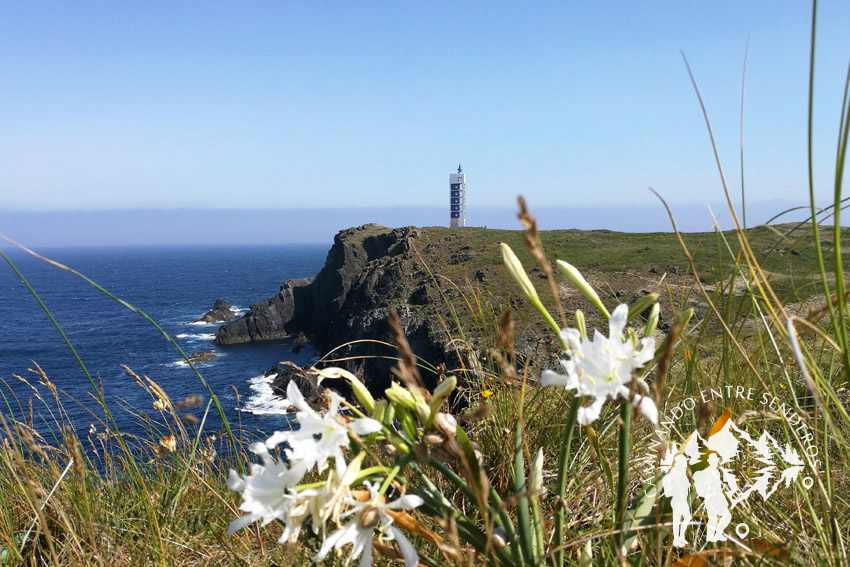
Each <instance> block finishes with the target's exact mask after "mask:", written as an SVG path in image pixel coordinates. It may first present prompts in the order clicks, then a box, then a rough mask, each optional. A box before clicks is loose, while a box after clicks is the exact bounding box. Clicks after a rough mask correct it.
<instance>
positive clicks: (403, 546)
mask: <svg viewBox="0 0 850 567" xmlns="http://www.w3.org/2000/svg"><path fill="white" fill-rule="evenodd" d="M388 529H389V531H390V533H391V534H392V535H393V538H394V539H395V540H396V542H397V543H398V550H399V551H400V552H401V556H402V557H404V567H416V566H417V565H418V564H419V554H418V553H416V548H415V547H413V544H411V543H410V542H409V541H408V540H407V538H406V537H404V534H403V533H401V531H400V530H399V529H398V528H396V527H393V526H390V527H389V528H388Z"/></svg>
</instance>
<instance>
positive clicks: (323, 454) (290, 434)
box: [266, 380, 381, 476]
mask: <svg viewBox="0 0 850 567" xmlns="http://www.w3.org/2000/svg"><path fill="white" fill-rule="evenodd" d="M286 397H287V398H288V399H289V403H291V404H292V405H293V406H295V408H296V409H297V410H298V412H297V413H296V414H295V417H296V419H297V420H298V423H299V425H300V429H298V430H296V431H275V432H274V433H273V434H272V436H271V437H269V438H268V439H267V440H266V447H268V448H269V449H272V448H274V447H277V446H278V445H279V444H280V443H283V442H286V443H288V444H289V447H290V448H289V450H287V451H286V455H287V457H288V458H289V460H290V461H300V462H303V463H304V464H305V465H306V466H307V469H308V470H309V469H310V468H312V467H313V465H317V466H318V468H319V471H320V472H321V471H323V470H325V467H326V466H327V461H328V459H329V458H330V457H333V458H334V462H335V465H336V470H337V474H338V475H339V476H342V475H343V473H344V471H345V460H344V457H343V454H342V448H343V447H348V432H349V429H350V430H351V431H352V432H354V433H356V434H357V435H368V434H369V433H374V432H376V431H380V430H381V424H380V423H379V422H378V421H375V420H374V419H372V418H369V417H363V418H360V419H355V420H354V421H352V422H350V423H348V424H347V425H344V422H343V418H342V417H341V416H339V415H338V412H339V404H340V402H341V401H342V398H341V397H340V396H339V395H338V394H336V393H335V392H330V398H331V403H330V408H329V409H328V411H327V413H326V414H325V415H324V416H321V415H319V414H318V413H316V412H315V411H314V410H313V408H311V407H310V406H309V404H307V401H306V400H305V399H304V396H303V395H301V390H299V389H298V386H297V385H296V384H295V382H294V381H292V380H290V382H289V384H288V385H287V386H286ZM316 437H318V439H317V438H316Z"/></svg>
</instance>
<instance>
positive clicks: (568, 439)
mask: <svg viewBox="0 0 850 567" xmlns="http://www.w3.org/2000/svg"><path fill="white" fill-rule="evenodd" d="M580 405H581V398H578V397H576V398H573V399H572V401H571V402H570V413H569V415H568V416H567V422H566V423H565V424H564V432H563V434H562V435H561V454H560V456H559V457H558V496H557V500H556V501H555V506H557V511H556V512H555V531H554V533H553V534H552V536H553V537H552V549H554V550H555V567H564V551H563V550H562V549H558V548H560V547H561V543H562V542H563V541H564V525H565V523H566V522H565V518H566V513H567V508H566V502H565V501H564V495H565V493H566V491H567V471H568V470H569V466H570V456H571V451H570V449H571V445H572V442H573V432H574V431H575V426H576V416H577V415H578V408H579V406H580Z"/></svg>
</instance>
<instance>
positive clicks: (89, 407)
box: [0, 244, 329, 436]
mask: <svg viewBox="0 0 850 567" xmlns="http://www.w3.org/2000/svg"><path fill="white" fill-rule="evenodd" d="M328 248H329V245H324V244H321V245H318V244H317V245H290V246H286V245H274V246H273V245H267V246H193V247H155V248H133V247H108V246H104V247H87V248H40V249H38V250H37V251H38V252H39V253H40V254H42V255H44V256H46V257H48V258H51V259H52V260H55V261H57V262H60V263H62V264H65V265H67V266H69V267H71V268H73V269H75V270H77V271H79V272H80V273H82V274H84V275H86V276H88V277H89V278H91V279H92V280H94V281H95V282H97V283H98V284H100V285H101V286H102V287H104V288H105V289H107V290H109V291H110V292H111V293H113V294H114V295H115V296H117V297H119V298H121V299H122V300H124V301H126V302H128V303H130V304H132V305H134V306H135V307H137V308H138V309H140V310H141V311H143V312H145V313H147V314H148V315H149V316H150V317H151V318H152V319H153V320H155V321H156V322H157V323H158V324H159V325H160V326H161V327H162V328H163V330H164V331H165V332H166V333H168V334H169V335H170V336H171V337H172V338H174V339H175V340H176V341H177V343H178V344H179V345H180V347H181V348H182V349H183V350H184V351H185V352H186V354H187V355H188V354H191V353H192V352H195V351H201V350H209V351H212V352H213V353H215V354H216V355H217V356H216V357H215V358H213V359H211V360H209V361H207V362H202V363H199V364H197V365H196V368H197V369H198V370H199V372H200V373H201V375H202V376H203V377H204V379H205V380H206V381H207V382H208V383H209V385H210V387H211V389H212V391H213V393H215V395H216V396H217V397H218V398H219V400H220V402H221V405H222V406H223V408H224V410H225V413H226V416H227V419H228V421H229V422H230V424H231V425H232V426H233V427H238V428H242V429H244V430H245V431H246V433H248V435H253V434H260V433H263V432H266V433H267V432H270V431H273V430H275V429H280V428H281V427H285V423H286V420H285V418H284V417H283V414H284V413H285V408H284V407H283V403H282V400H280V399H279V398H276V397H275V396H273V395H272V393H271V389H270V386H269V379H268V378H264V377H263V376H262V374H263V372H265V371H267V370H268V369H269V368H271V367H272V366H273V365H274V364H275V363H276V362H280V361H291V362H293V363H295V364H298V365H300V366H304V365H308V364H310V363H311V362H314V361H315V360H316V359H317V358H318V355H319V353H318V352H316V351H315V349H313V348H312V347H310V346H309V345H307V346H305V347H304V348H302V349H301V350H300V351H298V349H295V350H296V351H298V352H293V348H294V347H295V346H296V344H297V343H295V342H294V340H293V339H282V340H276V341H268V342H262V343H249V344H244V345H232V346H217V345H214V344H213V343H212V339H213V337H214V335H215V332H216V329H217V328H218V327H219V324H199V323H194V321H195V320H197V319H198V318H200V317H201V316H202V315H203V314H204V313H206V311H207V310H209V309H210V308H211V307H212V305H213V303H214V301H215V300H216V298H219V297H220V298H223V299H224V300H225V301H227V302H229V303H230V304H232V305H233V306H234V307H235V308H237V309H238V312H239V313H244V312H245V311H247V309H248V307H249V306H250V304H251V303H253V302H255V301H258V300H260V299H265V298H268V297H271V296H272V295H274V294H275V293H276V292H277V291H278V289H279V288H280V285H281V284H282V283H283V282H284V281H285V280H287V279H290V278H302V277H311V276H315V275H316V274H317V273H318V271H319V270H320V269H321V267H322V266H323V265H324V261H325V256H326V254H327V251H328ZM3 251H4V252H5V253H6V254H7V255H8V256H9V257H10V258H11V259H12V261H13V262H14V263H15V265H16V266H17V268H18V269H19V270H20V271H21V273H22V274H23V275H24V277H25V278H26V279H27V280H28V281H29V283H30V285H32V287H33V288H34V289H35V291H36V292H37V293H38V294H39V296H40V297H41V299H42V300H43V301H44V303H45V304H46V306H47V307H48V309H50V311H51V313H52V314H53V316H54V318H55V319H56V321H57V322H58V323H59V325H60V326H61V327H62V329H63V331H64V332H65V334H66V335H67V336H68V338H69V340H70V342H71V344H72V345H73V346H74V348H75V349H76V350H77V353H78V354H79V356H80V358H81V359H82V361H83V363H84V364H85V365H86V366H87V368H88V370H89V372H90V373H91V374H92V376H95V377H96V379H97V377H99V380H100V382H101V383H102V385H103V392H104V395H105V397H106V399H107V403H108V405H109V407H110V409H111V410H112V412H113V415H114V417H115V418H116V421H117V424H118V426H119V428H120V429H121V430H122V431H125V432H129V433H136V434H139V433H143V432H144V428H143V427H142V419H141V417H140V415H141V414H145V415H148V416H150V417H151V418H157V417H158V414H159V412H158V411H157V410H155V409H154V408H153V400H152V399H151V397H150V396H149V394H147V393H146V392H145V391H144V390H142V389H141V388H140V387H139V386H138V385H137V384H136V383H135V380H134V379H133V378H132V377H131V376H129V375H128V374H127V373H126V372H125V371H124V370H123V369H122V368H121V365H122V364H123V365H126V366H128V367H129V368H130V369H132V370H133V371H134V372H136V373H137V374H138V375H140V376H143V375H144V376H148V377H149V378H150V379H152V380H153V381H155V382H156V383H157V384H159V385H160V386H161V387H162V388H163V389H164V390H165V392H166V393H167V394H168V395H169V397H170V398H171V399H172V400H173V401H175V402H176V401H177V400H181V399H184V398H185V397H186V396H188V395H190V394H198V395H200V396H203V399H204V405H203V406H201V407H195V408H193V409H192V410H189V413H191V414H193V415H194V416H195V417H197V418H201V417H202V414H203V410H204V408H205V406H206V402H207V401H208V400H209V395H208V394H207V392H206V390H205V389H204V387H203V385H202V384H201V382H200V381H199V380H198V378H197V376H195V374H194V373H193V372H192V370H191V368H189V366H188V365H187V364H186V363H185V361H183V360H182V358H181V357H180V355H179V353H178V352H177V350H176V349H175V348H174V347H173V346H172V345H171V344H169V343H168V342H167V341H166V339H165V338H164V337H163V336H162V335H161V334H160V333H159V332H158V331H157V330H156V329H155V328H154V327H153V326H152V325H151V324H150V323H149V322H147V321H146V320H145V319H144V318H142V317H141V316H139V315H138V314H135V313H133V312H131V311H130V310H128V309H126V308H125V307H123V306H122V305H120V304H119V303H117V302H116V301H114V300H112V299H111V298H109V297H107V296H106V295H104V294H102V293H101V292H99V291H98V290H96V289H95V288H93V287H92V286H91V285H89V284H88V283H87V282H85V281H84V280H82V279H80V278H78V277H77V276H74V275H72V274H70V273H68V272H66V271H64V270H61V269H59V268H56V267H54V266H51V265H49V264H47V263H45V262H43V261H41V260H38V259H36V258H33V257H32V256H29V255H26V254H24V253H22V252H20V251H19V250H12V249H10V247H9V246H4V247H3ZM0 317H2V323H1V324H0V380H2V383H0V393H2V399H0V413H2V414H3V415H4V416H5V417H7V418H8V416H9V414H12V416H13V417H14V418H16V419H21V418H22V417H23V418H26V419H27V420H28V419H29V411H30V410H29V404H30V403H32V413H33V422H34V425H35V426H36V429H37V430H39V431H40V432H41V433H42V434H45V433H46V432H48V431H49V427H48V424H52V423H53V421H54V416H55V415H56V404H55V403H54V402H53V400H52V396H51V394H50V392H49V391H48V390H47V389H45V388H43V387H41V388H38V387H37V386H36V385H37V383H38V377H37V376H36V375H34V374H32V373H31V372H29V371H28V369H30V368H35V367H34V365H33V362H35V363H37V364H38V365H39V366H40V367H41V368H42V370H44V372H45V373H46V375H47V377H48V378H49V379H50V381H51V382H52V383H53V384H55V386H56V387H57V388H58V390H59V392H60V393H59V397H60V401H61V403H62V406H63V407H64V410H65V411H66V412H67V420H69V421H70V422H71V424H72V425H73V426H74V428H75V429H76V430H77V432H78V434H80V435H81V436H83V435H85V434H86V432H87V431H88V428H89V424H90V423H94V424H95V426H96V428H97V429H98V430H100V429H101V427H100V425H99V424H98V423H97V421H96V419H95V417H94V416H97V417H100V418H101V419H103V412H102V410H100V408H99V407H98V405H97V403H96V402H95V401H94V400H93V399H92V393H93V390H92V387H91V385H90V384H89V381H88V379H87V378H86V376H85V374H84V373H83V371H82V369H81V368H80V367H79V365H78V363H77V361H76V360H75V359H74V357H73V355H72V354H71V352H70V350H69V349H68V347H67V346H66V344H65V343H64V341H63V340H62V338H61V336H60V335H59V333H58V332H57V330H56V329H55V327H54V326H53V324H52V323H51V321H50V320H49V318H48V317H47V315H46V314H45V313H44V311H43V310H42V309H41V307H40V306H39V305H38V303H37V302H36V300H35V298H33V297H32V295H31V294H30V292H29V291H28V290H27V289H26V287H25V286H24V285H23V283H22V282H21V281H20V279H19V278H18V277H17V276H16V275H15V273H14V272H13V271H12V269H11V268H10V267H9V266H8V265H7V264H6V262H2V261H0ZM15 375H18V376H20V377H21V378H24V379H26V380H27V381H28V382H29V383H30V384H31V385H32V386H34V387H36V388H37V389H38V390H39V395H40V396H41V398H42V399H43V400H44V402H41V401H39V399H38V397H37V396H36V394H35V392H34V391H33V390H32V389H31V387H30V386H28V385H27V384H25V383H23V382H22V381H20V380H19V379H17V378H16V377H15ZM89 412H91V413H89ZM207 419H208V421H207V425H206V426H205V430H208V431H210V432H214V431H216V430H218V429H219V428H220V427H221V422H220V420H219V419H218V416H217V414H216V411H215V408H214V407H213V408H212V409H211V412H210V415H209V417H208V418H207ZM42 430H43V431H42Z"/></svg>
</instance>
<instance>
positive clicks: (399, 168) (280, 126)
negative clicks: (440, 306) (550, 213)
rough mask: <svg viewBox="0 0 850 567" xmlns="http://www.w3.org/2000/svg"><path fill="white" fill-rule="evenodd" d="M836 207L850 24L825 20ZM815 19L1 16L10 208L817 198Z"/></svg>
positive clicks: (12, 7) (333, 10)
mask: <svg viewBox="0 0 850 567" xmlns="http://www.w3.org/2000/svg"><path fill="white" fill-rule="evenodd" d="M819 16H820V17H819V28H818V32H819V35H818V51H817V98H816V104H817V114H816V120H815V135H816V138H817V143H816V153H817V156H818V157H817V163H816V165H817V181H818V185H819V191H822V194H823V195H828V194H829V191H830V188H829V181H830V175H831V171H830V168H831V167H833V165H832V164H833V163H834V162H833V158H834V155H835V139H836V134H837V128H838V117H839V112H840V100H841V95H842V91H843V87H844V80H845V77H846V72H847V65H848V57H850V33H848V30H850V5H848V3H847V2H846V1H838V0H828V1H824V2H821V3H820V4H819ZM810 28H811V5H810V4H809V3H807V2H803V1H798V0H794V1H777V0H770V1H761V2H759V1H746V2H741V1H737V0H736V1H711V2H681V1H669V2H650V1H641V2H634V1H630V2H590V1H581V2H551V3H549V2H495V1H494V2H306V1H305V2H282V1H281V2H211V1H205V2H194V3H192V2H170V1H169V2H157V1H150V2H132V3H131V2H82V3H80V2H49V1H41V2H23V1H21V2H2V3H0V75H2V76H3V77H4V81H3V87H2V88H0V210H2V211H6V212H9V211H63V210H105V209H152V208H153V209H178V208H212V209H256V208H279V209H299V208H317V207H318V208H322V207H335V208H342V209H346V208H355V207H356V208H368V207H379V206H381V207H382V206H388V207H389V206H392V207H398V206H400V207H419V206H422V207H425V206H442V205H443V204H444V203H445V202H447V182H448V179H447V178H448V174H449V173H451V172H452V171H454V170H455V169H456V167H457V164H458V162H461V163H463V167H464V171H466V173H467V182H468V189H469V202H470V207H473V206H488V207H500V206H504V207H512V206H513V203H514V199H515V196H516V195H517V194H520V193H522V194H524V195H525V196H526V197H527V198H528V200H529V202H530V203H532V205H536V206H538V207H549V206H553V207H554V206H571V205H582V206H597V207H599V206H602V207H604V206H608V205H612V204H618V205H628V204H631V203H644V202H650V201H651V200H652V197H651V196H650V194H649V192H648V190H647V187H650V186H651V187H653V188H655V189H656V190H658V191H659V192H660V193H661V194H662V195H664V196H665V197H666V198H668V199H669V200H670V201H671V202H678V203H691V202H697V203H698V202H704V201H708V200H711V201H718V200H719V199H720V198H721V193H720V184H719V181H718V175H717V171H716V169H715V166H714V160H713V156H712V153H711V149H710V146H709V142H708V136H707V134H706V131H705V126H704V123H703V119H702V115H701V113H700V109H699V106H698V103H697V100H696V97H695V95H694V92H693V89H692V87H691V84H690V82H689V79H688V76H687V72H686V70H685V66H684V63H683V61H682V57H681V54H680V50H681V51H684V53H685V54H686V55H687V57H688V60H689V61H690V64H691V67H692V69H693V71H694V74H695V76H696V79H697V82H698V83H699V86H700V88H701V90H702V94H703V96H704V98H705V101H706V104H707V107H708V111H709V113H710V115H711V119H712V121H713V125H714V126H715V128H716V134H717V140H718V143H719V144H720V148H721V157H722V158H723V160H724V164H725V166H726V168H727V172H726V173H727V178H728V179H729V180H730V182H731V185H732V189H733V191H734V192H735V193H736V194H738V193H739V192H740V168H739V165H738V159H739V140H740V125H739V114H740V99H741V73H742V66H743V61H744V51H745V46H746V42H747V37H748V36H749V59H748V63H747V85H746V94H745V118H744V122H745V124H744V133H745V135H744V139H745V154H746V184H747V192H748V196H749V198H750V199H752V200H754V201H762V200H767V199H771V198H774V197H777V196H778V197H782V198H788V199H790V200H792V201H799V202H801V203H802V202H803V201H804V200H805V196H806V193H805V192H806V150H805V142H806V104H807V102H806V97H807V81H808V56H809V41H810Z"/></svg>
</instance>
